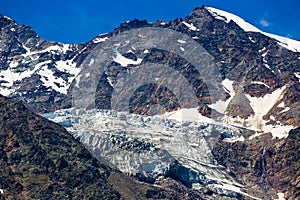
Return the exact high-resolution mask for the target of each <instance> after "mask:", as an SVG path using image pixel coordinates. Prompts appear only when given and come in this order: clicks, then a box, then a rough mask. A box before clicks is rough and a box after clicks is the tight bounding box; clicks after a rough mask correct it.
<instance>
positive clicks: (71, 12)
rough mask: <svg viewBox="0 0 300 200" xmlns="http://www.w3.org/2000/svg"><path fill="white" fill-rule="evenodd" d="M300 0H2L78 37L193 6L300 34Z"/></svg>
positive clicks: (6, 9)
mask: <svg viewBox="0 0 300 200" xmlns="http://www.w3.org/2000/svg"><path fill="white" fill-rule="evenodd" d="M299 2H300V1H299V0H185V1H184V0H144V1H141V0H140V1H138V0H113V1H110V0H105V1H102V0H72V1H70V0H52V1H47V0H46V1H41V0H39V1H37V0H26V1H25V0H1V1H0V13H1V14H4V15H7V16H9V17H12V18H13V19H15V20H16V21H17V22H18V23H20V24H25V25H29V26H31V27H33V28H34V30H35V31H36V32H37V33H38V34H39V35H40V36H41V37H42V38H44V39H47V40H53V41H59V42H64V43H80V42H85V41H88V40H91V39H92V38H93V37H95V36H96V35H98V34H101V33H106V32H111V31H113V29H114V28H116V27H118V26H119V24H120V23H122V22H125V21H127V20H131V19H134V18H137V19H146V20H147V21H150V22H151V21H156V20H157V19H161V20H166V21H169V20H172V19H175V18H177V17H180V18H184V17H185V16H187V15H188V14H189V13H190V12H191V11H192V10H193V9H194V8H195V7H198V6H201V5H208V6H212V7H215V8H218V9H221V10H225V11H228V12H231V13H233V14H236V15H238V16H240V17H242V18H244V19H245V20H246V21H248V22H250V23H251V24H253V25H255V26H256V27H258V28H260V29H261V30H263V31H266V32H270V33H274V34H277V35H281V36H286V37H290V38H293V39H297V40H300V3H299Z"/></svg>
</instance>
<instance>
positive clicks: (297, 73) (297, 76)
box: [294, 72, 300, 83]
mask: <svg viewBox="0 0 300 200" xmlns="http://www.w3.org/2000/svg"><path fill="white" fill-rule="evenodd" d="M294 75H295V76H296V78H298V79H299V83H300V73H299V72H296V73H294Z"/></svg>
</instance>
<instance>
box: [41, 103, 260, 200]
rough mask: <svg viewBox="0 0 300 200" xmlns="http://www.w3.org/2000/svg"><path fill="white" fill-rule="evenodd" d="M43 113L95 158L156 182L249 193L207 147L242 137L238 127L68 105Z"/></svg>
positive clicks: (222, 191)
mask: <svg viewBox="0 0 300 200" xmlns="http://www.w3.org/2000/svg"><path fill="white" fill-rule="evenodd" d="M43 116H44V117H46V118H48V119H50V120H52V121H54V122H56V123H59V124H61V125H62V126H64V127H65V128H66V129H67V130H68V131H69V132H70V133H71V134H72V135H73V136H74V137H75V138H77V139H78V140H79V141H80V142H82V143H83V144H84V145H85V146H86V148H87V149H88V150H89V151H90V152H91V153H92V154H93V155H94V156H95V157H96V158H98V159H101V160H103V159H104V160H106V161H107V162H108V163H111V167H113V168H115V169H118V170H120V171H122V172H123V173H126V174H129V175H132V176H134V177H137V178H139V179H140V180H143V181H146V182H150V183H155V180H157V179H159V178H161V177H171V178H174V179H175V180H179V181H180V182H182V183H183V184H185V185H186V186H188V187H191V188H198V189H199V187H198V186H199V185H201V186H202V187H200V189H201V188H203V187H207V188H209V189H211V190H213V191H215V192H218V193H222V194H224V193H226V192H227V193H229V194H231V195H234V194H242V195H246V196H249V195H248V194H247V193H246V188H245V186H244V185H243V184H242V183H241V182H240V181H238V180H236V179H235V177H233V176H231V175H230V173H229V172H227V171H226V169H225V168H224V167H223V166H221V165H219V164H218V163H217V161H216V160H215V159H214V156H213V155H212V151H211V150H212V147H213V145H214V143H215V142H216V141H217V140H218V139H219V137H220V135H222V136H223V137H224V138H226V141H228V142H231V141H236V140H237V139H238V138H241V137H243V136H242V135H243V129H241V128H238V127H234V126H230V125H226V124H217V123H215V124H214V123H207V122H199V121H177V120H172V119H166V118H164V116H163V115H162V116H142V115H137V114H129V113H126V112H117V111H114V110H99V109H92V110H83V109H75V108H71V109H65V110H58V111H55V112H54V113H47V114H43ZM253 198H254V199H255V197H253Z"/></svg>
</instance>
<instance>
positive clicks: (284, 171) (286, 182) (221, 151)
mask: <svg viewBox="0 0 300 200" xmlns="http://www.w3.org/2000/svg"><path fill="white" fill-rule="evenodd" d="M299 131H300V128H297V129H294V130H291V131H290V133H289V136H288V137H287V138H286V139H285V140H278V139H276V140H275V139H273V140H272V136H271V134H266V135H263V136H260V137H259V138H255V139H253V140H249V141H246V142H236V143H226V142H224V141H223V142H222V141H219V142H218V143H217V145H216V146H215V148H214V150H213V154H214V155H215V158H216V159H217V160H218V162H219V163H220V164H222V165H224V166H225V167H226V168H227V169H228V170H230V171H232V172H234V173H235V174H236V175H237V177H239V178H241V179H242V180H244V181H246V182H248V183H250V184H251V185H259V186H260V187H261V188H262V189H263V191H264V192H265V194H266V196H265V198H269V199H275V198H277V197H276V194H275V193H274V192H275V191H274V190H273V189H275V190H276V191H277V193H284V196H285V198H286V199H300V193H299V187H300V185H299V179H300V171H299V167H300V166H299V165H300V162H299V159H300V157H299V153H300V132H299ZM265 198H264V199H265Z"/></svg>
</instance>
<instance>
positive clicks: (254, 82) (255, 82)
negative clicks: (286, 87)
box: [251, 81, 270, 88]
mask: <svg viewBox="0 0 300 200" xmlns="http://www.w3.org/2000/svg"><path fill="white" fill-rule="evenodd" d="M251 83H252V84H258V85H264V86H266V87H267V88H270V86H268V85H267V84H265V83H264V82H261V81H252V82H251Z"/></svg>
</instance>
